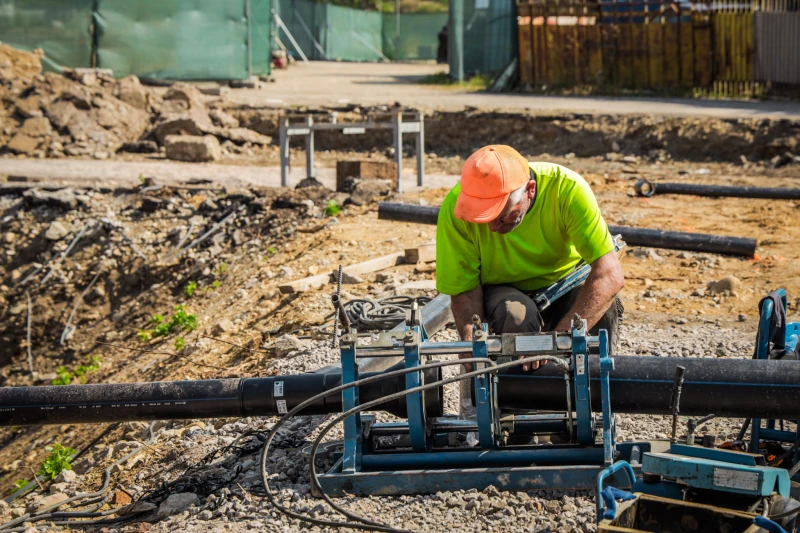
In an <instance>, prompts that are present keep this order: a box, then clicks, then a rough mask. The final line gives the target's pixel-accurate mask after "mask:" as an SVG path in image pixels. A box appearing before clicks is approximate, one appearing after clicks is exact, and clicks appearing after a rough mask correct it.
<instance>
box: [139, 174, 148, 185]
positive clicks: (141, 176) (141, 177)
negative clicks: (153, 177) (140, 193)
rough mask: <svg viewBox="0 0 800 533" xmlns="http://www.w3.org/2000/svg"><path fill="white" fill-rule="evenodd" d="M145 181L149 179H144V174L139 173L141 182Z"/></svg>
mask: <svg viewBox="0 0 800 533" xmlns="http://www.w3.org/2000/svg"><path fill="white" fill-rule="evenodd" d="M145 181H147V180H145V179H144V174H139V183H141V184H142V185H144V183H145Z"/></svg>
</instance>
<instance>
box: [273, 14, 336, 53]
mask: <svg viewBox="0 0 800 533" xmlns="http://www.w3.org/2000/svg"><path fill="white" fill-rule="evenodd" d="M276 5H278V6H279V9H278V13H279V15H280V17H281V19H282V20H283V23H284V24H286V27H287V28H288V30H289V32H290V33H291V34H292V37H293V38H294V40H295V42H296V43H297V45H298V46H299V47H300V50H302V51H303V53H304V54H305V55H306V57H307V58H308V59H326V58H327V57H326V54H325V48H324V47H323V46H322V43H323V42H324V41H325V33H326V30H327V27H326V11H327V9H326V6H325V4H319V3H316V2H310V1H307V0H280V2H276ZM275 29H276V31H278V28H277V27H276V28H275ZM278 36H279V37H280V39H281V42H282V43H283V44H284V46H286V48H287V50H288V51H289V52H291V53H292V54H293V55H294V56H295V57H297V58H299V57H300V56H299V54H298V53H297V50H295V48H294V45H293V44H292V42H291V40H290V39H289V38H288V36H287V35H286V33H285V32H284V31H283V30H280V31H278ZM315 41H316V42H315ZM343 59H344V58H343Z"/></svg>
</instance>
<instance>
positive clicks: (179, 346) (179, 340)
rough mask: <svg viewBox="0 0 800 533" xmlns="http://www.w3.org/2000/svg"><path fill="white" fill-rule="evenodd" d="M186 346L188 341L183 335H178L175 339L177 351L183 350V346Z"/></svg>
mask: <svg viewBox="0 0 800 533" xmlns="http://www.w3.org/2000/svg"><path fill="white" fill-rule="evenodd" d="M184 346H186V341H185V340H183V337H178V338H177V339H175V351H176V352H180V351H181V350H183V347H184Z"/></svg>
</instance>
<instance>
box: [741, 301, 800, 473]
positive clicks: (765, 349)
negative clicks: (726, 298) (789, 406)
mask: <svg viewBox="0 0 800 533" xmlns="http://www.w3.org/2000/svg"><path fill="white" fill-rule="evenodd" d="M777 292H778V294H779V295H780V297H781V298H780V299H781V305H783V308H784V310H785V309H786V302H787V297H786V291H785V290H784V289H778V291H777ZM775 317H776V313H775V309H774V304H773V302H772V300H766V301H765V302H764V305H763V306H762V308H761V315H760V317H759V322H758V336H757V337H756V359H769V354H770V350H771V348H772V346H770V328H771V327H772V323H773V322H774V321H775ZM798 338H800V323H797V322H788V323H787V324H786V338H785V347H786V351H787V352H789V351H794V349H795V347H796V346H797V343H798ZM798 364H800V361H798ZM775 422H776V420H775V419H767V420H763V419H761V418H754V419H753V420H752V423H751V426H750V453H758V451H759V445H760V442H761V441H762V440H776V441H779V442H784V443H792V444H793V443H795V442H797V441H800V420H795V421H794V422H795V424H796V429H795V431H784V430H781V429H776V427H775ZM762 423H763V427H762ZM793 460H794V462H797V461H798V460H800V449H798V450H795V452H794V459H793Z"/></svg>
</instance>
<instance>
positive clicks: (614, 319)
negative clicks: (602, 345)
mask: <svg viewBox="0 0 800 533" xmlns="http://www.w3.org/2000/svg"><path fill="white" fill-rule="evenodd" d="M624 311H625V308H624V307H623V306H622V301H621V300H620V299H619V298H614V301H613V302H611V306H610V307H609V308H608V310H607V311H606V312H605V314H604V315H603V317H602V318H601V319H600V321H599V322H598V323H597V325H595V327H594V328H592V330H591V333H592V334H593V335H596V334H597V332H598V331H600V330H601V329H604V330H606V331H607V332H608V348H609V351H610V352H612V353H613V352H615V351H616V345H617V340H618V339H619V324H620V322H622V314H623V312H624Z"/></svg>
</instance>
